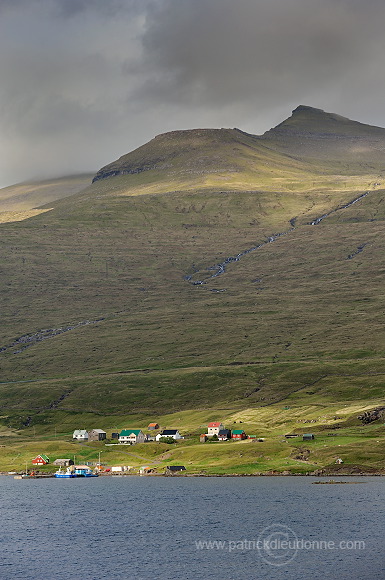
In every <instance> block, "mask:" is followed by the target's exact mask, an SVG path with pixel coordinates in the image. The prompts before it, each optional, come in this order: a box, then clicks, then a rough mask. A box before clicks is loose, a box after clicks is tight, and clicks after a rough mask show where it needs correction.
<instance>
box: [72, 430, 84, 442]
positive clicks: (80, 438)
mask: <svg viewBox="0 0 385 580" xmlns="http://www.w3.org/2000/svg"><path fill="white" fill-rule="evenodd" d="M72 439H76V440H77V441H88V432H87V431H86V430H85V429H75V431H74V432H73V434H72Z"/></svg>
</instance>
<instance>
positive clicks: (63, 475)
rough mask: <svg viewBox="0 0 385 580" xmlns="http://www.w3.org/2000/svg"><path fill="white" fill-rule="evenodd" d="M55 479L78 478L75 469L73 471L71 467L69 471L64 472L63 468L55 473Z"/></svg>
mask: <svg viewBox="0 0 385 580" xmlns="http://www.w3.org/2000/svg"><path fill="white" fill-rule="evenodd" d="M55 477H60V478H68V477H76V474H75V472H74V470H73V469H71V467H67V469H66V470H65V471H63V470H62V468H61V467H60V468H59V471H56V472H55Z"/></svg>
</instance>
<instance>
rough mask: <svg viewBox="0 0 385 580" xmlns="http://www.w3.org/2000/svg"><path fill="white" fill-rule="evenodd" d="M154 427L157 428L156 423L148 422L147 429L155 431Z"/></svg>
mask: <svg viewBox="0 0 385 580" xmlns="http://www.w3.org/2000/svg"><path fill="white" fill-rule="evenodd" d="M155 429H159V425H158V423H150V424H149V426H148V430H149V431H155Z"/></svg>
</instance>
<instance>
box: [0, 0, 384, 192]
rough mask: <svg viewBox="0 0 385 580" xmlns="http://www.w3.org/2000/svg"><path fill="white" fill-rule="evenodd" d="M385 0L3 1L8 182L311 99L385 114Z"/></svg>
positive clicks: (0, 141) (0, 158)
mask: <svg viewBox="0 0 385 580" xmlns="http://www.w3.org/2000/svg"><path fill="white" fill-rule="evenodd" d="M384 25H385V2H384V1H383V0H365V1H363V0H236V1H235V0H0V187H4V186H6V185H11V184H14V183H19V182H22V181H25V180H29V179H40V178H44V177H47V178H48V177H53V176H62V175H69V174H76V173H82V172H96V171H97V170H98V169H99V168H100V167H102V166H104V165H106V164H108V163H110V162H111V161H113V160H115V159H116V158H118V157H120V156H121V155H124V154H125V153H128V152H129V151H131V150H133V149H135V148H136V147H139V146H140V145H142V144H144V143H146V142H147V141H149V140H150V139H152V138H153V137H155V135H157V134H159V133H164V132H167V131H172V130H176V129H193V128H206V127H207V128H209V127H214V128H220V127H231V128H232V127H238V128H239V129H242V130H243V131H247V132H249V133H254V134H262V133H264V132H265V131H267V130H268V129H270V128H271V127H273V126H275V125H277V124H278V123H280V122H281V121H283V120H284V119H286V118H287V117H289V116H290V115H291V111H292V110H293V109H294V108H296V107H297V106H298V105H300V104H304V105H309V106H314V107H317V108H321V109H324V110H326V111H329V112H333V113H338V114H340V115H343V116H346V117H349V118H351V119H354V120H357V121H361V122H363V123H368V124H372V125H378V126H382V127H385V107H384V103H385V99H384V97H385V34H384V28H385V26H384Z"/></svg>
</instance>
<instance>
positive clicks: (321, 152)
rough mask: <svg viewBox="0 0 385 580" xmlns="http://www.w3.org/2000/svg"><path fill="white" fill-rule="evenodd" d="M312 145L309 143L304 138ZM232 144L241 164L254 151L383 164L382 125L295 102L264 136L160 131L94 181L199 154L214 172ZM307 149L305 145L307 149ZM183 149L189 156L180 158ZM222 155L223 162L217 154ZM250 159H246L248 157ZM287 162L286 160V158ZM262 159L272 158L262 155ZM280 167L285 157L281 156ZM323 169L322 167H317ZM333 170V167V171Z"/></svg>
mask: <svg viewBox="0 0 385 580" xmlns="http://www.w3.org/2000/svg"><path fill="white" fill-rule="evenodd" d="M310 141H311V145H310V146H309V142H310ZM231 145H232V147H233V149H236V148H238V158H239V161H240V163H242V158H245V160H246V159H247V157H248V154H247V152H246V150H241V148H247V149H248V152H250V151H253V152H254V153H255V155H256V156H261V155H263V156H265V157H266V153H267V151H270V152H271V153H270V154H271V155H272V154H277V153H278V154H281V155H282V154H283V155H286V156H289V157H292V158H295V159H296V160H297V161H300V162H301V163H302V166H303V167H302V169H303V170H304V171H306V170H307V166H306V162H311V163H313V168H312V169H313V170H315V169H316V168H315V167H314V161H315V160H316V159H317V156H319V157H320V158H322V160H323V161H326V160H329V161H330V162H331V163H332V164H333V166H334V165H336V164H339V165H340V168H341V171H345V172H346V171H348V172H349V171H350V172H352V171H356V172H357V171H358V172H359V173H362V171H363V164H365V163H369V162H371V163H372V165H373V163H374V165H375V170H377V171H380V170H383V169H384V167H385V164H384V160H383V151H384V150H385V129H382V128H380V127H375V126H371V125H366V124H363V123H359V122H358V121H352V120H350V119H348V118H346V117H342V116H340V115H336V114H334V113H326V112H325V111H323V110H322V109H316V108H313V107H309V106H306V105H299V106H298V107H297V108H296V109H294V110H293V112H292V115H291V117H289V118H288V119H286V120H284V121H282V122H281V123H279V124H278V125H277V126H276V127H273V128H272V129H269V130H268V131H266V132H265V133H264V134H263V135H253V134H251V133H247V132H245V131H242V130H240V129H237V128H235V129H189V130H186V131H171V132H168V133H161V134H160V135H157V136H156V137H155V138H154V139H152V140H151V141H149V142H148V143H146V144H144V145H142V146H141V147H139V148H137V149H135V150H134V151H131V152H129V153H127V154H125V155H122V156H121V157H120V158H119V159H117V160H115V161H113V162H111V163H109V164H107V165H105V166H104V167H102V168H101V169H100V170H99V171H98V172H97V173H96V175H95V176H94V178H93V182H96V181H99V180H101V179H106V178H108V177H116V176H118V175H130V174H137V173H141V172H144V171H154V170H158V171H163V172H167V171H176V170H178V164H179V163H184V164H185V167H186V166H187V167H188V166H192V165H193V163H194V160H195V164H198V165H199V159H197V155H199V156H201V157H202V155H203V156H204V158H203V159H201V160H200V161H201V162H202V163H205V164H206V169H205V170H206V172H209V166H210V164H211V165H212V167H213V169H215V171H220V170H226V169H227V170H228V167H227V165H230V167H231V162H230V157H231V156H230V154H229V151H228V150H225V148H226V147H227V149H228V148H229V147H230V146H231ZM309 147H310V148H309ZM186 153H188V158H186V157H183V156H184V155H185V154H186ZM221 155H222V156H223V158H222V163H221V158H220V156H221ZM248 161H249V160H248ZM286 161H287V159H286ZM264 162H265V163H270V162H271V160H270V159H268V158H266V159H264ZM281 163H282V166H283V165H284V163H285V160H284V159H282V160H281ZM322 171H324V168H322ZM332 171H333V169H332Z"/></svg>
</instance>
